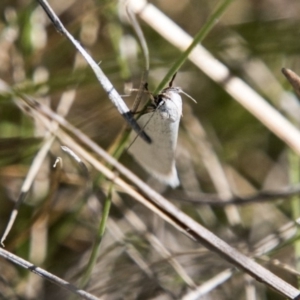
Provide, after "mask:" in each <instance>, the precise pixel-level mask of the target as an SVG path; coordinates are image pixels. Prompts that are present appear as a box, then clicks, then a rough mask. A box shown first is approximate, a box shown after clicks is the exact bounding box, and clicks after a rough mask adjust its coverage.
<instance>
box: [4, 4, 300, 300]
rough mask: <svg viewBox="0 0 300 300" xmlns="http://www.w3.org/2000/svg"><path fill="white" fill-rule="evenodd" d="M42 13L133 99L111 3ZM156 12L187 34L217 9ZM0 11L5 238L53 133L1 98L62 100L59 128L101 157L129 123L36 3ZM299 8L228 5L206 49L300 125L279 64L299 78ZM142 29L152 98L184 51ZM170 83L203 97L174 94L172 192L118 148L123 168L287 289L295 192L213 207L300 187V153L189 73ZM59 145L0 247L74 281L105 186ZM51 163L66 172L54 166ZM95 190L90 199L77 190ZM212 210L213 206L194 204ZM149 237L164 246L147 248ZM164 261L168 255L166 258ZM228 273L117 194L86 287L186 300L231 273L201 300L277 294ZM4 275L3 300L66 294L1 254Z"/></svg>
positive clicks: (129, 45)
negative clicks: (177, 109)
mask: <svg viewBox="0 0 300 300" xmlns="http://www.w3.org/2000/svg"><path fill="white" fill-rule="evenodd" d="M49 2H50V4H51V6H52V7H53V9H54V11H55V12H56V13H57V15H58V16H59V18H60V19H61V21H62V22H63V24H64V25H65V26H66V28H67V29H68V30H69V31H70V32H71V34H72V35H73V36H74V37H75V38H76V39H77V40H79V41H80V43H81V44H82V45H83V46H84V47H85V49H87V50H88V52H89V53H90V54H91V56H92V57H93V58H94V59H95V61H96V62H97V63H99V64H100V66H101V68H102V70H103V71H104V73H105V74H106V75H107V76H108V78H109V79H110V80H111V82H112V83H113V85H114V86H115V88H116V89H117V90H118V91H119V93H120V94H121V95H125V94H128V87H131V86H132V87H133V88H138V87H139V84H140V79H141V75H142V73H143V70H144V60H143V55H142V53H141V51H140V48H139V41H138V40H137V38H136V36H135V34H134V31H133V29H132V27H131V25H130V23H129V22H128V19H127V17H126V14H124V11H122V10H121V9H120V5H119V3H118V1H101V0H94V1H91V0H85V1H75V0H66V1H57V0H53V1H49ZM150 3H152V4H153V5H155V6H156V7H157V8H158V9H159V10H161V11H162V12H163V13H164V14H166V15H167V16H168V17H170V18H171V19H172V20H173V21H174V22H175V23H176V24H178V25H179V26H180V27H181V28H182V29H183V30H185V31H186V32H187V33H188V34H190V35H191V36H194V35H195V34H196V33H197V32H198V31H199V30H200V28H201V27H202V26H203V24H205V22H206V21H207V20H208V18H209V17H210V16H211V14H212V12H213V11H214V9H215V7H216V6H217V5H218V4H219V1H215V0H213V1H204V0H197V1H195V0H190V1H188V0H182V1H176V3H175V2H174V1H169V0H163V1H162V0H157V1H150ZM0 12H1V14H0V80H1V84H0V92H1V93H0V200H1V205H0V232H1V234H2V233H3V232H4V230H5V227H6V225H7V222H8V220H9V216H10V213H11V211H12V209H13V208H14V205H15V203H16V201H17V199H18V197H19V195H20V191H21V186H22V184H23V183H24V180H25V178H26V176H27V173H28V171H29V168H30V166H31V165H32V163H33V160H34V157H35V156H36V154H37V153H38V151H39V150H40V149H41V145H42V142H43V138H44V136H45V135H46V132H47V129H46V128H45V127H44V126H43V124H42V123H41V122H38V120H37V119H36V118H35V119H33V118H32V117H31V116H30V114H27V113H26V112H25V111H24V110H22V109H21V108H20V100H16V99H14V97H13V96H11V95H9V94H10V93H9V92H8V90H9V89H13V90H14V91H18V92H19V93H22V94H26V95H29V96H31V97H32V98H34V99H36V100H38V101H40V102H42V103H44V104H46V105H49V106H50V107H51V108H52V109H53V110H57V109H58V107H59V105H60V103H61V101H62V97H65V98H64V99H65V103H66V106H68V105H69V106H70V107H69V109H68V110H67V111H68V112H67V115H66V119H67V120H68V121H69V122H70V123H71V124H73V125H74V126H75V127H76V128H78V129H80V130H81V131H83V132H84V133H85V134H87V135H88V136H89V137H90V138H91V139H92V140H93V141H95V142H96V143H97V144H99V145H100V146H101V147H103V148H104V149H107V150H108V149H111V147H113V145H115V144H116V143H117V142H116V139H117V138H118V136H119V134H120V132H121V131H122V130H123V129H124V126H125V122H124V120H123V118H122V117H121V116H120V115H119V114H118V112H117V110H116V109H115V108H114V107H113V105H112V104H111V102H110V101H109V100H108V97H107V95H106V93H105V92H104V91H103V89H102V87H101V86H100V85H99V83H98V81H97V80H96V78H95V75H94V74H93V72H92V71H91V69H90V67H89V66H87V64H86V62H85V61H84V59H83V58H82V56H81V55H80V54H79V53H78V52H77V51H76V49H75V48H74V46H73V45H72V44H71V43H70V42H69V41H68V40H67V39H66V38H65V37H64V36H63V35H61V34H60V33H58V32H57V31H56V30H55V28H54V27H53V25H52V23H51V22H50V21H49V19H48V17H47V15H46V14H45V13H44V11H43V10H42V9H41V8H40V7H39V5H38V3H37V2H36V1H30V0H19V1H15V0H11V1H6V0H4V1H1V3H0ZM299 12H300V2H299V1H296V0H275V1H274V0H273V1H270V0H260V1H256V0H252V1H246V0H240V1H233V3H232V4H231V5H230V6H229V8H228V9H227V10H226V12H225V13H224V15H223V16H222V18H221V19H220V20H219V22H218V23H217V24H216V25H215V26H214V28H213V29H212V30H211V32H210V33H209V34H208V36H207V37H206V38H205V40H204V41H203V46H204V47H205V48H206V49H207V50H208V51H209V52H210V53H211V54H212V55H213V56H214V57H216V58H217V59H218V60H220V61H221V62H222V63H224V64H225V65H226V66H227V67H228V68H229V70H230V71H231V72H232V74H233V75H235V76H237V77H239V78H241V79H243V80H244V81H245V82H246V83H247V84H249V85H250V86H251V87H252V88H253V89H254V90H256V91H257V92H258V93H259V94H260V95H262V96H263V97H264V98H265V99H266V100H267V101H268V102H269V103H270V104H271V105H272V106H273V107H275V108H276V109H277V110H278V111H280V112H281V113H282V114H283V115H284V116H285V117H286V118H287V119H289V120H290V121H291V122H292V123H293V124H294V125H295V126H297V127H298V125H299V111H300V109H299V104H298V100H297V98H296V96H294V93H293V91H292V88H291V86H290V84H289V83H288V81H287V80H286V78H285V77H284V76H283V75H282V73H281V68H282V67H287V68H290V69H292V70H294V71H295V72H296V73H298V74H300V57H299V53H300V39H299V34H300V29H299V28H300V17H299ZM139 23H140V25H141V27H142V29H143V32H144V34H145V39H146V41H147V44H148V47H149V53H150V55H149V58H150V73H149V78H148V83H149V90H150V91H154V90H155V88H156V87H157V85H158V84H159V82H160V81H161V80H162V78H163V77H164V76H165V74H166V73H167V72H168V70H169V68H170V67H171V66H172V64H173V62H174V61H175V60H176V59H177V58H178V56H179V55H180V51H179V50H178V49H176V48H175V47H174V46H172V45H171V44H170V43H169V42H167V41H166V40H165V39H164V38H163V37H161V35H160V34H159V33H158V32H156V31H154V30H153V29H152V28H151V27H150V26H149V25H148V24H146V23H144V22H143V21H141V20H139ZM175 85H176V86H180V87H181V88H182V89H183V90H184V91H185V92H186V93H188V94H189V95H191V96H192V97H193V98H194V99H196V100H197V102H198V103H197V104H194V103H192V102H191V101H190V100H189V99H188V98H186V97H185V96H183V103H184V104H183V118H182V122H181V127H180V132H179V140H178V147H177V153H176V156H177V168H178V173H179V177H180V180H181V186H180V187H179V188H177V189H176V190H172V189H170V188H166V187H163V186H161V185H160V184H159V183H157V182H155V180H153V179H152V178H149V175H147V174H146V173H145V172H144V171H143V170H142V168H141V167H140V166H139V165H137V163H136V162H135V161H134V160H133V159H132V157H131V156H130V155H129V154H128V153H126V151H125V152H124V153H123V155H122V156H121V157H120V162H121V163H123V164H124V165H125V166H126V167H128V168H129V169H130V170H132V171H133V172H134V173H136V174H137V175H138V176H140V178H142V179H143V180H145V181H146V182H147V183H149V185H151V186H153V187H154V188H155V189H156V190H158V191H160V192H161V193H162V194H163V195H164V196H165V197H166V198H168V199H170V200H171V201H172V202H173V203H174V204H175V205H176V206H178V207H179V208H180V209H182V211H184V212H185V213H187V214H188V215H190V216H191V217H193V218H194V219H195V220H197V221H198V222H199V223H201V224H203V225H204V226H205V227H207V228H208V229H209V230H211V231H212V232H214V233H215V234H216V235H218V236H219V237H220V238H222V239H224V240H225V241H226V242H228V243H229V244H231V245H232V246H234V247H235V248H237V249H239V250H240V251H242V252H243V253H246V254H247V255H249V256H252V257H255V258H257V260H258V261H259V262H260V263H262V264H264V265H265V266H266V267H267V268H269V269H270V270H271V271H272V272H274V273H276V274H277V275H278V276H280V277H282V278H283V279H284V280H286V281H288V282H289V283H291V284H292V285H294V286H297V284H298V277H297V276H298V273H297V271H300V267H299V266H298V265H297V259H298V260H299V255H300V251H299V249H300V247H299V244H298V243H297V237H298V229H297V227H296V225H295V224H294V220H296V219H297V218H298V217H299V214H300V209H299V203H298V202H299V199H298V197H297V196H294V197H293V198H291V197H273V198H272V199H271V200H269V201H263V200H265V199H264V197H258V200H257V201H253V202H251V203H248V204H243V205H227V206H224V205H220V202H221V201H222V200H226V199H231V198H232V197H233V196H234V195H237V196H240V197H246V196H249V195H256V194H259V193H260V192H261V191H264V190H267V191H278V190H280V189H281V188H286V189H287V191H288V190H289V187H291V186H293V185H295V184H297V183H298V179H299V160H298V157H297V156H296V155H295V154H294V153H293V152H292V151H291V150H290V149H289V148H288V147H287V146H286V144H284V143H283V142H282V141H281V140H280V139H279V138H278V137H276V136H275V135H274V134H273V133H272V132H270V130H269V129H267V128H266V127H265V126H264V125H263V124H262V123H261V122H260V121H258V120H257V119H256V118H255V117H254V116H252V115H251V114H250V113H249V112H248V111H247V110H246V109H245V108H243V107H242V106H241V105H240V104H239V103H237V102H236V101H235V100H234V99H233V98H232V97H231V96H230V95H228V94H227V93H226V92H225V91H224V89H223V88H222V86H220V85H218V84H217V83H215V82H214V81H212V80H211V79H210V78H208V77H207V76H206V75H205V74H203V73H202V72H201V70H199V69H198V68H197V67H196V66H194V65H193V64H192V63H191V62H189V61H186V62H185V64H184V65H183V66H182V68H181V69H180V70H179V72H178V74H177V77H176V79H175ZM126 88H127V89H126ZM134 97H135V93H132V95H131V96H126V97H124V100H125V102H126V103H127V105H128V106H129V107H131V106H132V104H133V100H134ZM144 100H146V99H145V97H144ZM60 145H61V142H59V141H57V140H56V141H55V142H54V143H53V144H52V146H51V149H50V151H49V152H48V154H47V156H46V158H45V159H44V160H43V163H42V164H41V167H40V169H39V171H38V174H37V176H36V177H35V179H34V181H33V185H32V186H31V188H30V192H29V193H28V194H26V197H25V201H24V202H23V203H22V205H21V206H20V209H19V214H18V217H17V219H16V222H15V224H14V226H13V228H12V231H11V232H10V233H9V235H8V237H7V239H6V241H5V246H6V249H7V250H9V251H12V252H13V253H15V254H17V255H19V256H21V257H23V258H24V259H27V260H30V261H31V262H32V263H35V264H37V265H38V266H41V267H43V268H45V269H46V270H48V271H49V272H52V273H54V274H56V275H57V276H60V277H62V278H64V279H66V280H68V281H70V282H71V283H74V284H79V282H80V278H81V276H82V272H83V270H84V267H85V266H86V264H87V261H88V259H89V256H90V252H91V247H92V245H93V242H94V239H95V232H96V230H97V227H98V224H99V220H100V219H101V215H102V207H103V203H104V199H105V198H106V196H107V190H108V186H109V185H110V182H109V181H107V180H105V179H104V178H101V176H100V178H99V174H98V172H97V171H96V170H95V169H94V168H93V167H92V166H90V165H89V164H87V167H88V168H89V173H90V178H89V183H88V184H87V179H86V178H85V176H84V175H83V174H82V172H81V170H80V168H79V167H78V165H77V164H76V163H74V161H73V160H72V159H70V157H68V156H67V155H66V154H64V153H63V152H62V151H61V149H60ZM58 156H59V157H62V160H63V165H62V167H60V168H57V169H53V167H52V166H53V164H54V162H55V160H56V158H57V157H58ZM89 184H91V186H92V188H88V187H87V186H89ZM210 199H211V200H215V202H218V203H219V205H209V204H207V203H206V204H203V203H202V204H201V201H206V202H209V201H210ZM191 200H193V201H194V202H192V203H191ZM195 202H198V203H195ZM298 213H299V214H298ZM143 226H144V227H143ZM156 241H158V242H159V243H160V245H161V246H159V247H157V244H156ZM160 247H163V249H164V250H162V248H160ZM164 251H167V253H169V254H168V255H169V256H170V257H171V258H172V259H168V258H166V257H168V255H167V254H164V255H162V253H163V252H164ZM231 267H232V265H231V264H230V263H228V262H226V261H225V260H223V259H222V258H220V257H219V256H217V255H216V254H214V253H212V252H210V251H209V250H207V249H206V248H204V247H203V246H201V245H200V244H197V243H195V242H193V241H191V240H190V239H188V238H187V237H185V236H184V235H183V234H181V233H179V232H178V231H177V230H175V229H174V228H172V227H171V226H170V225H169V224H166V223H165V222H164V221H162V220H161V219H160V218H159V217H158V216H156V215H155V214H154V213H152V212H150V211H149V210H148V209H147V208H145V207H144V206H142V205H141V204H139V203H138V202H137V201H135V200H134V199H132V198H131V197H130V196H128V195H127V194H126V193H125V192H124V191H122V190H119V189H118V188H117V187H116V188H115V189H114V191H113V193H112V207H111V211H110V218H109V222H108V228H107V231H106V234H105V236H104V238H103V240H102V243H101V248H100V255H99V258H98V262H97V264H96V265H95V267H94V270H93V273H92V276H91V279H90V281H89V284H88V286H87V287H86V290H87V291H89V292H91V293H93V294H94V295H96V296H98V297H99V298H101V299H181V298H183V297H184V296H186V297H188V296H189V292H190V291H191V288H193V287H195V286H201V285H202V284H204V283H206V282H207V281H208V280H210V279H212V278H215V277H216V276H217V275H219V274H222V272H224V271H228V272H229V274H230V275H229V276H228V278H226V280H224V282H222V281H220V282H218V281H217V282H218V284H216V286H215V287H214V288H213V289H212V290H210V291H209V292H208V293H206V294H205V295H203V298H201V299H275V300H276V299H285V298H284V297H283V296H281V295H279V294H277V293H275V292H274V291H272V290H270V289H269V288H266V287H265V286H264V285H262V284H260V283H257V282H255V281H254V280H253V279H251V278H250V277H249V276H247V275H245V274H244V273H243V272H241V271H238V270H235V269H234V270H233V269H231ZM288 267H289V268H290V269H288ZM0 269H1V274H0V279H1V280H0V298H1V299H54V297H56V298H57V299H65V298H66V297H69V296H70V294H69V293H67V292H65V291H63V290H62V289H61V288H59V287H57V286H55V285H53V284H51V283H49V282H46V281H44V280H43V279H41V278H39V277H38V276H36V275H34V274H32V273H29V272H28V271H25V270H24V269H21V268H19V267H17V266H15V265H13V264H11V263H9V262H7V261H5V260H4V259H0ZM74 298H75V297H74ZM186 299H192V298H186Z"/></svg>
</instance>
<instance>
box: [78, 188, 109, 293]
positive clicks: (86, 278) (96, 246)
mask: <svg viewBox="0 0 300 300" xmlns="http://www.w3.org/2000/svg"><path fill="white" fill-rule="evenodd" d="M113 186H114V184H113V183H112V184H111V185H110V188H109V190H108V194H107V197H106V199H105V202H104V206H103V212H102V218H101V220H100V223H99V227H98V232H97V235H96V238H95V242H94V245H93V249H92V253H91V256H90V259H89V261H88V264H87V266H86V269H85V272H84V274H83V276H82V280H81V283H80V287H81V288H84V287H85V286H86V284H87V283H88V281H89V279H90V277H91V274H92V271H93V268H94V266H95V264H96V262H97V258H98V254H99V250H100V245H101V241H102V238H103V236H104V233H105V229H106V224H107V219H108V216H109V212H110V207H111V198H112V191H113Z"/></svg>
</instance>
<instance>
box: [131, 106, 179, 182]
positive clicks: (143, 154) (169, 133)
mask: <svg viewBox="0 0 300 300" xmlns="http://www.w3.org/2000/svg"><path fill="white" fill-rule="evenodd" d="M150 118H151V119H150ZM149 119H150V121H149ZM179 121H180V118H178V120H176V121H175V122H174V121H171V120H169V119H165V118H162V117H161V115H160V114H159V113H158V112H157V111H156V112H153V113H147V114H144V115H142V116H141V117H140V118H139V119H138V124H139V125H140V126H141V128H144V126H145V132H147V134H148V135H149V136H150V138H151V140H152V143H151V144H147V143H145V142H144V141H143V140H142V139H141V138H140V137H138V138H137V139H136V140H135V141H134V142H133V144H132V145H131V147H130V148H129V152H130V154H131V155H132V156H133V157H134V159H135V160H136V161H137V162H138V163H139V164H140V165H141V166H142V167H143V168H145V169H146V171H148V172H149V173H150V174H151V175H152V176H153V177H156V178H157V179H158V180H160V181H161V182H164V183H165V184H168V185H170V186H171V187H173V188H175V187H176V186H178V185H179V179H178V175H177V171H176V167H175V148H176V144H177V135H178V128H179ZM135 137H136V133H134V132H132V133H131V138H130V140H131V141H133V140H134V138H135Z"/></svg>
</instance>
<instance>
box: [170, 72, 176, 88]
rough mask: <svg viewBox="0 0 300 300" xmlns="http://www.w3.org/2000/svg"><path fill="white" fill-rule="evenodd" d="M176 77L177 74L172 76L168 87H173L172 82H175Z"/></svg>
mask: <svg viewBox="0 0 300 300" xmlns="http://www.w3.org/2000/svg"><path fill="white" fill-rule="evenodd" d="M176 75H177V72H176V73H175V74H174V75H173V77H172V79H171V81H170V82H169V87H172V86H173V81H174V80H175V77H176Z"/></svg>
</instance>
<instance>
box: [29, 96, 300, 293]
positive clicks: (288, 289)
mask: <svg viewBox="0 0 300 300" xmlns="http://www.w3.org/2000/svg"><path fill="white" fill-rule="evenodd" d="M26 101H27V102H28V103H30V104H31V106H32V107H33V108H34V109H35V110H36V111H33V113H35V114H38V116H36V117H39V118H41V119H43V122H44V124H45V126H48V125H47V123H49V121H48V120H47V119H46V118H45V117H43V116H42V115H41V113H40V112H42V114H46V115H47V116H48V117H50V118H51V119H54V120H55V121H57V122H58V123H59V124H60V125H61V126H62V128H66V129H67V130H68V131H69V132H71V133H72V134H73V135H74V136H76V138H77V139H78V140H80V141H81V143H82V144H84V145H86V146H87V147H88V148H90V149H91V150H92V151H93V152H94V153H95V154H97V155H99V156H100V157H102V158H103V159H104V160H105V161H106V162H107V163H109V164H110V165H111V166H113V167H114V168H115V169H116V170H117V171H118V172H119V173H120V174H121V175H123V176H125V177H126V178H127V179H128V180H129V181H131V182H132V183H133V184H135V186H136V187H138V188H139V190H141V191H142V192H143V194H144V195H146V196H147V197H148V199H146V198H145V197H143V196H142V195H141V194H140V193H138V192H137V191H136V190H135V189H133V188H132V187H131V186H130V185H129V184H127V183H126V182H125V181H124V180H122V179H121V178H120V177H116V174H115V173H114V172H112V171H111V170H110V169H108V168H107V167H106V166H104V165H103V164H102V163H100V162H99V161H98V160H97V159H96V158H94V157H93V156H92V155H91V154H90V153H88V151H86V150H85V149H84V148H83V147H82V146H80V145H79V144H78V143H77V142H75V141H74V140H73V139H72V138H71V137H70V136H69V135H68V134H66V133H65V132H64V131H63V130H62V129H60V130H59V131H58V132H56V135H57V137H58V138H59V139H60V140H61V141H62V142H63V143H64V144H67V145H70V146H71V147H72V149H73V150H74V151H75V152H76V153H77V154H78V155H80V156H81V157H82V158H84V159H85V160H87V161H88V162H89V163H90V164H91V165H93V167H94V168H96V169H97V170H98V171H100V172H101V173H102V174H104V175H105V176H106V177H107V178H108V179H109V180H112V181H113V182H114V183H115V184H117V185H119V186H120V187H121V188H122V189H124V191H125V192H127V193H128V194H129V195H130V196H131V197H133V198H134V199H135V200H137V201H139V202H140V203H142V204H143V205H144V206H146V207H148V208H149V209H150V210H152V211H153V212H154V213H156V214H157V215H159V216H160V217H161V218H163V219H164V220H165V221H167V222H168V223H170V224H171V225H173V226H174V227H175V228H177V229H178V230H179V231H181V232H182V233H184V234H185V235H187V236H188V237H190V238H191V239H193V240H195V241H197V242H200V243H201V244H203V245H204V246H205V247H207V248H208V249H210V250H212V251H214V252H216V253H217V254H219V255H220V256H221V257H223V258H224V259H225V260H226V261H229V262H230V263H232V264H233V265H235V266H236V267H238V268H240V269H242V270H244V271H245V272H246V273H248V274H250V275H251V276H252V277H254V278H255V279H257V280H258V281H260V282H263V283H264V284H266V285H267V286H269V287H271V288H273V289H274V290H276V291H277V292H279V293H281V294H283V295H284V296H285V297H287V298H289V299H296V298H297V297H300V291H299V290H298V289H296V288H295V287H293V286H292V285H290V284H289V283H287V282H286V281H284V280H282V279H281V278H279V277H277V276H276V275H274V274H273V273H272V272H270V271H269V270H267V269H265V268H264V267H263V266H261V265H259V264H258V263H256V262H255V261H253V260H252V259H250V258H249V257H247V256H246V255H244V254H242V253H240V252H239V251H237V250H236V249H234V248H232V247H231V246H230V245H229V244H227V243H226V242H224V241H223V240H222V239H220V238H219V237H217V236H216V235H214V234H213V233H212V232H210V231H209V230H208V229H206V228H205V227H203V226H201V225H200V224H199V223H197V222H196V221H194V220H193V219H192V218H191V217H189V216H188V215H186V214H185V213H183V212H182V211H181V210H179V209H178V208H177V207H175V206H174V205H173V204H172V203H170V202H169V201H168V200H167V199H165V198H164V197H163V196H162V195H160V194H159V193H157V192H156V191H155V190H153V189H152V188H150V187H149V186H148V185H147V184H146V183H144V182H143V181H142V180H141V179H140V178H138V177H137V176H136V175H135V174H133V173H132V172H131V171H130V170H128V169H127V168H126V167H124V166H123V165H122V164H120V163H119V162H118V161H117V160H116V159H114V158H113V157H112V156H110V155H109V154H108V153H107V152H106V151H104V150H103V149H102V148H100V147H99V146H98V145H97V144H96V143H94V142H93V141H92V140H90V139H89V138H88V137H87V136H86V135H84V134H83V133H82V132H80V131H79V130H78V129H76V128H74V127H73V126H72V125H71V124H69V123H68V122H67V121H66V120H65V119H64V118H62V117H61V116H59V115H56V114H55V113H54V112H52V111H51V110H50V109H49V108H48V107H44V106H43V105H41V104H39V103H35V102H34V101H32V100H29V99H27V100H26ZM38 112H39V113H38Z"/></svg>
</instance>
